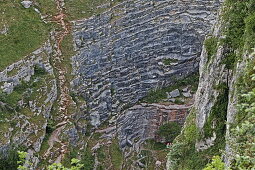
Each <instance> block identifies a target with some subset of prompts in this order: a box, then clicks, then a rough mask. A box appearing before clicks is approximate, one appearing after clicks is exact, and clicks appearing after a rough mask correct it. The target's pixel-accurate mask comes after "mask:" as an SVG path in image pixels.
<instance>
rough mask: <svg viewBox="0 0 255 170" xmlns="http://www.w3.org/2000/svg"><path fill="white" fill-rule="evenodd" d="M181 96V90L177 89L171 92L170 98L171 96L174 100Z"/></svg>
mask: <svg viewBox="0 0 255 170" xmlns="http://www.w3.org/2000/svg"><path fill="white" fill-rule="evenodd" d="M180 95H181V94H180V91H179V89H175V90H173V91H171V92H170V93H169V96H171V97H173V98H175V97H179V96H180Z"/></svg>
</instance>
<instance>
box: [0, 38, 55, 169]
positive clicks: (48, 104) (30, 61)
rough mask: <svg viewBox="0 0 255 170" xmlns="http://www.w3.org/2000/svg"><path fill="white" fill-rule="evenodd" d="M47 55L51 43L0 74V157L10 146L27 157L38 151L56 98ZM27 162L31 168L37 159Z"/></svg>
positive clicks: (50, 51) (52, 75) (52, 74)
mask: <svg viewBox="0 0 255 170" xmlns="http://www.w3.org/2000/svg"><path fill="white" fill-rule="evenodd" d="M51 53H52V48H51V44H50V43H49V42H46V43H45V44H44V45H43V47H41V48H39V49H37V50H36V51H34V52H32V54H31V55H28V56H27V57H25V58H24V59H22V60H20V61H17V62H16V63H13V64H12V65H10V66H8V67H7V68H6V69H5V70H3V71H2V72H0V85H1V86H0V87H1V88H0V93H1V97H2V98H1V100H4V102H0V103H2V105H0V113H1V119H0V122H1V127H2V128H1V129H0V136H1V140H0V153H1V154H7V153H8V152H7V151H8V150H9V149H11V147H12V146H13V145H15V146H24V147H27V148H29V150H28V152H29V154H30V156H31V157H33V154H34V153H36V152H39V151H40V149H41V144H42V142H43V139H44V137H45V133H46V126H47V124H48V119H49V117H50V112H51V108H52V105H53V102H54V101H55V100H56V98H57V84H56V80H55V77H54V73H53V68H52V66H51V64H50V61H49V58H50V55H51ZM38 69H39V70H38ZM16 88H18V89H16ZM2 92H4V93H2ZM4 94H6V96H5V97H4V98H3V95H4ZM12 96H13V97H14V98H13V97H12ZM16 100H17V103H15V102H16ZM5 102H6V103H5ZM2 113H4V115H3V114H2ZM34 156H35V155H34ZM31 161H32V162H33V163H34V166H36V164H37V163H38V162H39V160H38V158H37V157H33V158H32V160H31Z"/></svg>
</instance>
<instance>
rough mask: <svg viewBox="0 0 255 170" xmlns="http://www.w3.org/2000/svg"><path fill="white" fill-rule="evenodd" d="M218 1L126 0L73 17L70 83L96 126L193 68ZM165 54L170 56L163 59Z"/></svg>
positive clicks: (189, 72) (195, 65)
mask: <svg viewBox="0 0 255 170" xmlns="http://www.w3.org/2000/svg"><path fill="white" fill-rule="evenodd" d="M219 5H220V2H219V1H212V0H206V1H172V0H162V1H149V2H148V1H143V0H137V1H136V0H134V1H125V2H123V3H120V4H119V5H117V6H115V7H113V8H112V9H111V10H109V11H107V12H105V13H103V14H101V15H100V16H95V17H92V18H89V19H86V20H80V21H75V22H74V33H73V34H74V38H75V40H74V41H75V48H76V51H77V54H76V55H75V56H74V57H73V67H74V73H73V74H74V75H75V79H74V81H73V88H74V90H75V91H76V93H77V94H81V96H82V97H83V98H84V99H85V100H86V101H87V107H88V108H89V113H88V116H89V117H90V119H91V123H92V125H94V126H98V125H100V124H101V122H103V121H105V120H107V119H109V118H110V117H111V116H112V115H116V114H119V113H120V111H121V110H123V109H125V108H127V107H128V106H129V105H133V104H135V103H136V102H137V101H139V100H140V99H141V98H143V97H144V96H146V95H147V93H148V91H149V90H151V89H155V88H161V87H164V86H167V85H170V84H171V83H174V82H176V80H179V79H183V78H184V77H187V76H188V75H190V74H192V73H194V72H196V71H197V68H198V62H199V56H200V53H201V47H202V42H203V40H204V37H205V35H206V34H207V33H209V30H210V28H211V26H212V24H213V23H214V21H215V16H216V13H217V12H216V11H217V9H218V8H219ZM164 60H168V61H170V63H168V64H164V63H165V62H164Z"/></svg>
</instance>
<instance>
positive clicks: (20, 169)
mask: <svg viewBox="0 0 255 170" xmlns="http://www.w3.org/2000/svg"><path fill="white" fill-rule="evenodd" d="M18 155H19V161H17V163H18V164H19V166H18V170H28V169H29V168H28V167H26V166H24V164H26V165H27V166H29V165H30V162H29V161H28V160H26V157H27V155H28V153H27V152H24V151H18Z"/></svg>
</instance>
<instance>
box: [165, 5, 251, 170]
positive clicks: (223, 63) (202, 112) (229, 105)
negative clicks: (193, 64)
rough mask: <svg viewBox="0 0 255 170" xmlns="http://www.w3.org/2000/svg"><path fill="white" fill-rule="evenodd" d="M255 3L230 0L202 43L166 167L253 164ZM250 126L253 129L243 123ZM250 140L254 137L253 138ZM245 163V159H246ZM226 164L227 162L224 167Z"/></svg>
mask: <svg viewBox="0 0 255 170" xmlns="http://www.w3.org/2000/svg"><path fill="white" fill-rule="evenodd" d="M254 5H255V4H254V2H253V1H249V2H240V1H228V0H226V1H225V3H224V5H223V6H222V8H221V12H220V15H219V17H218V19H217V22H216V23H215V25H214V27H213V29H212V32H211V34H210V36H208V37H207V38H206V40H205V42H204V46H203V50H202V54H201V61H200V68H199V72H200V77H199V85H198V90H197V92H196V95H195V102H194V106H193V108H192V111H191V113H190V114H189V116H188V118H187V119H186V122H185V124H184V127H183V130H182V132H181V134H180V135H179V136H178V137H177V138H176V139H175V141H174V144H173V146H172V147H171V149H170V153H169V154H168V163H167V168H168V169H202V168H204V167H205V166H206V163H208V162H210V160H208V158H213V156H217V155H218V156H219V157H218V158H215V157H214V162H213V163H212V164H210V165H209V166H208V168H209V169H210V167H211V168H215V167H216V166H219V163H218V164H217V163H216V164H217V165H216V164H214V163H215V160H216V159H218V161H219V162H221V159H222V160H223V161H222V162H221V163H222V167H221V168H222V169H225V168H231V169H253V168H254V167H255V165H254V163H252V160H253V158H254V156H252V154H250V150H252V147H253V144H252V145H249V144H248V143H250V142H251V141H254V132H252V131H250V129H254V110H253V109H252V108H253V105H254V98H253V97H252V95H253V92H251V91H253V90H254V80H253V78H252V77H253V76H254V40H252V38H251V37H254V35H255V32H254V29H253V30H252V29H251V28H254V21H255V17H254V11H255V10H254V9H255V8H254ZM245 127H249V128H245ZM247 140H250V141H249V142H248V141H247ZM244 162H245V163H244ZM224 166H225V167H224Z"/></svg>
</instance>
